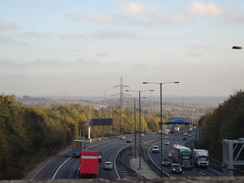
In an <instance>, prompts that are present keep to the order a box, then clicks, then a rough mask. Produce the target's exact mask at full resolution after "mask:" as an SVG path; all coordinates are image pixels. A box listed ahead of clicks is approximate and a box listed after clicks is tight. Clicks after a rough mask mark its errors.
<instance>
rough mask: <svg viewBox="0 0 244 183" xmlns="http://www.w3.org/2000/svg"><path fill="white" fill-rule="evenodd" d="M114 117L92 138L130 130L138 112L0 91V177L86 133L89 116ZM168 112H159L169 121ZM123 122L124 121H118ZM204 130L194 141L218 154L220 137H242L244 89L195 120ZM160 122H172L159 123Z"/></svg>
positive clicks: (21, 172) (152, 123)
mask: <svg viewBox="0 0 244 183" xmlns="http://www.w3.org/2000/svg"><path fill="white" fill-rule="evenodd" d="M110 117H112V118H113V127H111V126H92V127H91V138H98V137H109V136H118V135H120V134H121V133H122V132H123V133H124V134H132V133H134V118H135V117H136V128H137V131H138V126H139V112H138V111H136V114H134V110H133V109H131V108H124V109H123V110H121V107H120V106H107V108H100V109H96V108H94V106H82V105H81V104H70V105H68V104H66V105H62V104H52V105H44V104H39V105H32V106H27V105H23V104H22V103H21V102H19V101H17V100H16V98H15V96H8V95H0V180H7V179H22V178H24V177H25V175H26V174H27V173H28V172H29V171H30V170H31V169H32V168H33V167H35V166H36V165H37V164H38V163H40V162H42V161H43V160H45V159H46V158H47V157H50V156H52V155H54V154H56V153H57V152H59V151H60V150H61V149H63V148H65V147H67V146H69V145H71V142H72V140H73V139H86V138H87V128H88V127H87V123H88V119H89V118H110ZM169 117H174V116H173V115H172V114H167V115H163V122H167V119H168V118H169ZM159 121H160V115H159V114H158V113H156V114H155V113H154V114H152V113H149V112H148V111H146V110H144V111H143V114H142V115H141V131H142V133H148V132H158V130H159V129H158V126H159V125H158V122H159ZM122 124H123V125H122ZM199 125H200V127H201V128H202V129H203V132H204V136H203V138H202V140H201V141H200V142H199V143H198V144H197V145H198V146H199V147H203V148H205V149H209V151H210V155H211V156H212V157H213V158H216V159H218V158H219V157H222V139H238V138H240V137H242V138H243V137H244V136H243V134H244V92H238V93H236V94H235V95H233V96H230V98H229V99H228V100H227V101H225V102H224V103H223V104H221V105H219V107H218V108H216V109H215V110H214V111H212V112H209V113H207V114H206V115H205V116H203V117H202V118H201V119H200V121H199ZM163 128H169V129H170V126H166V125H163Z"/></svg>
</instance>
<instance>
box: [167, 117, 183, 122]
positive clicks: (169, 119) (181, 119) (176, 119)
mask: <svg viewBox="0 0 244 183" xmlns="http://www.w3.org/2000/svg"><path fill="white" fill-rule="evenodd" d="M168 122H187V118H168Z"/></svg>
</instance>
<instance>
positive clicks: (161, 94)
mask: <svg viewBox="0 0 244 183" xmlns="http://www.w3.org/2000/svg"><path fill="white" fill-rule="evenodd" d="M171 83H180V82H179V81H174V82H164V83H157V82H143V83H142V84H159V85H160V122H159V125H160V131H161V133H160V138H161V141H160V143H161V145H160V146H161V153H160V156H161V163H162V161H163V127H162V126H163V89H162V86H163V85H164V84H171ZM162 173H163V168H162V166H161V175H163V174H162Z"/></svg>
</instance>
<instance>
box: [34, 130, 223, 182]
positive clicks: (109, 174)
mask: <svg viewBox="0 0 244 183" xmlns="http://www.w3.org/2000/svg"><path fill="white" fill-rule="evenodd" d="M183 137H184V135H183V134H182V133H179V134H173V135H171V134H168V135H164V136H163V141H164V143H163V146H162V148H161V145H160V135H159V134H158V133H155V134H145V135H143V136H141V141H142V142H143V141H145V143H143V148H144V149H146V150H147V151H144V152H147V156H148V157H149V158H150V159H151V161H152V162H153V163H154V164H155V166H157V167H158V168H159V169H162V171H163V172H164V174H165V175H167V176H169V177H172V176H183V177H194V176H221V175H222V174H221V173H220V172H217V171H216V170H213V169H211V168H210V167H208V166H204V167H201V166H200V165H199V167H198V165H197V163H199V160H194V161H193V151H191V153H190V154H189V152H187V151H188V148H187V147H191V145H192V142H193V140H194V135H192V136H187V137H186V138H187V139H184V138H183ZM151 139H154V141H153V142H154V143H151V141H149V140H151ZM155 139H158V141H156V142H155ZM137 140H138V137H137ZM133 144H134V135H129V136H128V135H127V136H120V137H113V138H109V139H105V140H102V141H99V142H96V143H87V144H83V146H85V149H86V150H87V151H95V152H98V154H97V160H96V161H95V162H97V165H96V166H97V174H96V172H95V173H94V174H93V175H95V177H98V178H103V179H106V180H110V181H115V180H117V179H120V175H119V172H118V169H117V166H116V157H117V155H118V153H119V152H120V151H121V150H122V149H123V148H125V147H127V146H132V145H133ZM183 147H184V148H183ZM182 148H183V150H182ZM153 149H154V150H153ZM161 151H162V154H163V157H162V158H161V156H160V154H161ZM183 151H184V152H183ZM177 152H178V154H179V153H181V155H182V156H181V157H180V156H176V154H177ZM187 153H188V154H187ZM99 156H100V157H99ZM194 156H195V155H194ZM86 158H87V156H86ZM182 158H183V159H182ZM189 159H191V162H190V164H189ZM127 160H128V158H127ZM162 160H163V161H162ZM202 160H203V159H202ZM83 161H84V162H85V161H86V160H83ZM80 163H81V160H80V157H79V156H73V155H72V150H71V149H69V150H67V152H66V153H64V154H62V155H60V156H58V157H56V158H54V159H53V160H52V161H50V162H49V163H47V164H46V165H45V166H44V167H42V168H41V169H40V170H39V171H38V172H37V173H36V174H35V175H34V176H33V178H32V180H49V179H52V180H53V179H76V178H80V175H81V168H82V167H81V166H80ZM95 164H96V163H95ZM207 167H208V168H207ZM82 171H86V170H84V169H83V170H82Z"/></svg>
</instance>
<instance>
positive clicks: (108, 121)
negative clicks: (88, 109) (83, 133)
mask: <svg viewBox="0 0 244 183" xmlns="http://www.w3.org/2000/svg"><path fill="white" fill-rule="evenodd" d="M88 126H113V118H91V119H88Z"/></svg>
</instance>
